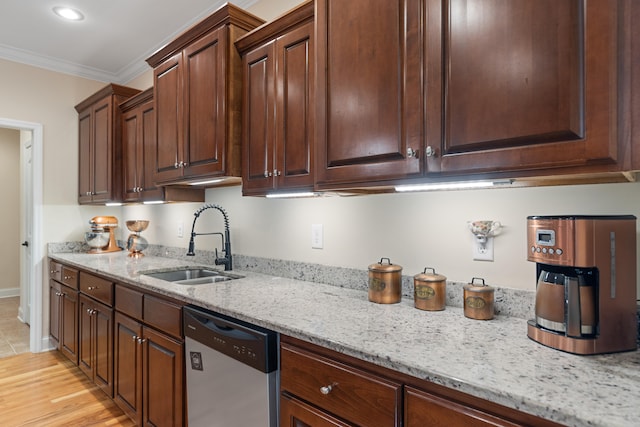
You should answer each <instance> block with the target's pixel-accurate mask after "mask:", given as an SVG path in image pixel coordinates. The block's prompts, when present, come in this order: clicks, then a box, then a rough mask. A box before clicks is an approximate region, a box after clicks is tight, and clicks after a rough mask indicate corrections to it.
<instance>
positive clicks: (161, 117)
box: [153, 53, 184, 182]
mask: <svg viewBox="0 0 640 427" xmlns="http://www.w3.org/2000/svg"><path fill="white" fill-rule="evenodd" d="M181 64H182V54H181V53H178V54H176V55H174V56H173V57H171V58H170V59H167V60H166V61H165V62H164V63H162V64H161V65H159V66H158V67H157V68H155V69H154V71H153V99H154V102H155V112H156V118H157V122H156V123H157V127H156V137H157V138H156V158H155V166H154V170H155V178H156V181H157V182H166V181H171V180H172V179H176V178H180V177H181V176H182V168H179V167H178V162H179V161H182V158H181V156H182V145H183V143H184V141H183V133H182V108H183V107H182V69H181Z"/></svg>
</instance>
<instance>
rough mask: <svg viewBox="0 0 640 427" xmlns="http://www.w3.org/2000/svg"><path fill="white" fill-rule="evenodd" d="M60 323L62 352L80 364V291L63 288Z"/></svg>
mask: <svg viewBox="0 0 640 427" xmlns="http://www.w3.org/2000/svg"><path fill="white" fill-rule="evenodd" d="M61 293H62V295H61V296H60V298H61V299H60V301H61V304H62V308H61V316H62V322H61V323H60V351H62V354H64V355H65V356H67V357H68V358H69V360H71V361H72V362H74V363H75V364H78V291H76V290H73V289H71V288H69V287H67V286H62V288H61Z"/></svg>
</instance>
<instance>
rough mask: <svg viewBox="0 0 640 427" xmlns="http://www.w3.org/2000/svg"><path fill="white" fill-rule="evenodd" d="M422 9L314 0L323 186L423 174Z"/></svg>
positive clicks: (386, 2) (379, 1) (360, 0)
mask: <svg viewBox="0 0 640 427" xmlns="http://www.w3.org/2000/svg"><path fill="white" fill-rule="evenodd" d="M422 4H423V1H422V0H373V1H372V0H352V1H348V2H344V1H339V0H318V1H317V2H316V14H317V15H316V20H317V25H318V28H317V34H318V38H317V40H316V45H317V61H318V64H317V69H318V70H321V71H322V72H321V73H318V76H317V86H316V89H317V92H316V98H317V103H316V108H318V113H317V123H316V127H317V132H316V135H317V137H316V140H315V143H316V146H317V150H316V160H317V162H316V186H317V187H318V188H331V187H332V184H342V186H345V187H346V186H348V184H352V183H366V182H371V181H382V180H389V179H395V178H404V177H410V176H415V175H419V174H420V173H421V172H422V165H421V162H420V161H419V160H418V157H417V156H413V154H412V153H413V152H414V151H417V152H421V147H422V146H423V137H424V131H423V120H424V119H423V116H424V114H423V112H424V107H423V105H424V95H425V94H424V93H423V90H422V81H421V80H422V74H423V73H422V61H423V58H424V52H423V39H424V38H423V34H422V33H423V25H422V22H423V18H422V15H423V13H424V12H423V8H422ZM427 96H428V94H427ZM409 149H411V150H413V151H408V150H409ZM408 152H409V153H411V155H408ZM345 184H346V185H345Z"/></svg>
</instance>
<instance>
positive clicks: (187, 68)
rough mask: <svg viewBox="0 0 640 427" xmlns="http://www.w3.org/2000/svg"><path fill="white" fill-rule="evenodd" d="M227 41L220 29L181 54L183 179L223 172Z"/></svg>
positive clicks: (224, 33) (225, 32) (224, 31)
mask: <svg viewBox="0 0 640 427" xmlns="http://www.w3.org/2000/svg"><path fill="white" fill-rule="evenodd" d="M227 39H228V35H227V28H226V26H223V27H220V28H218V29H216V30H213V31H212V32H211V33H209V34H207V35H206V36H204V37H202V38H201V39H200V40H198V41H197V42H195V43H193V44H191V45H190V46H188V47H187V48H185V50H184V51H183V61H184V64H183V66H184V76H183V79H184V100H183V102H184V109H185V110H184V132H185V136H184V138H185V144H184V147H183V149H184V152H183V157H182V158H183V160H184V161H185V162H186V163H187V165H185V168H184V175H185V176H200V175H208V176H211V175H212V174H214V175H221V174H224V172H225V170H224V168H225V145H226V141H227V139H226V138H227V129H226V96H227V93H226V78H225V69H226V68H225V57H226V54H225V52H226V51H225V49H226V48H225V46H227V43H228V41H227Z"/></svg>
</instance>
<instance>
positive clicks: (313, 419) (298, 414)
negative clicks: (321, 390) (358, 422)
mask: <svg viewBox="0 0 640 427" xmlns="http://www.w3.org/2000/svg"><path fill="white" fill-rule="evenodd" d="M336 426H338V427H348V426H350V424H345V423H344V422H342V421H340V420H338V419H336V418H334V417H332V416H331V415H329V414H327V413H325V412H322V411H320V410H319V409H317V408H314V407H313V406H311V405H307V404H306V403H304V402H301V401H300V400H298V399H294V398H291V397H289V396H287V395H286V394H283V395H281V396H280V427H336Z"/></svg>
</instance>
